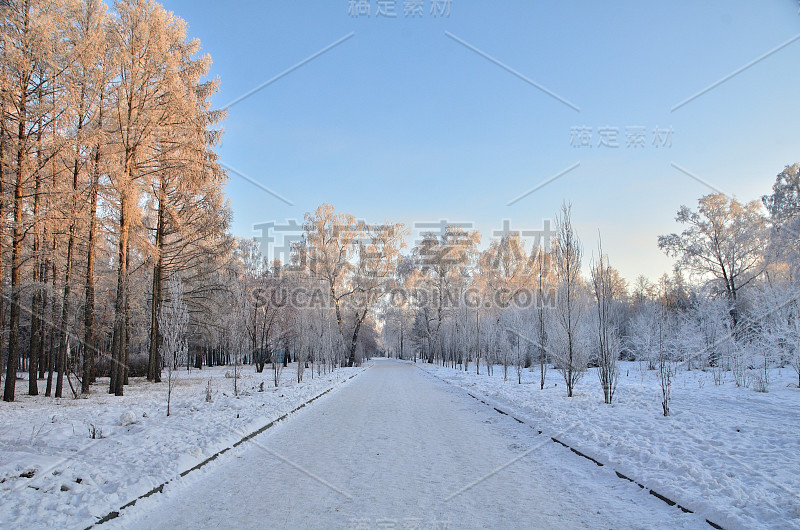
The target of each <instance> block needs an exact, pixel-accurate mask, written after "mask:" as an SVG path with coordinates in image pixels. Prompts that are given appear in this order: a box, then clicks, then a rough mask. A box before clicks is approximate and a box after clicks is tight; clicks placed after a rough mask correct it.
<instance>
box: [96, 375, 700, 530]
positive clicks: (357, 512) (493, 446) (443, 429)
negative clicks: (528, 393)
mask: <svg viewBox="0 0 800 530" xmlns="http://www.w3.org/2000/svg"><path fill="white" fill-rule="evenodd" d="M109 527H111V528H154V527H159V528H176V529H177V528H198V527H224V528H230V527H237V528H239V527H244V528H264V527H269V528H326V529H327V528H342V527H350V528H391V527H394V528H445V527H448V528H487V527H488V528H496V527H504V528H580V527H584V528H587V527H591V528H611V527H614V528H620V527H624V528H708V526H707V525H706V524H705V522H704V521H703V520H702V519H701V518H699V517H698V516H696V515H692V514H684V513H683V512H681V511H680V510H679V509H677V508H674V507H669V506H667V505H666V504H664V503H663V502H661V501H659V500H657V499H656V498H654V497H653V496H651V495H649V494H647V493H645V492H643V490H641V489H640V488H638V487H637V486H635V485H632V484H630V483H628V482H624V481H620V480H619V479H618V478H616V476H615V475H614V474H613V472H611V471H610V470H607V469H604V468H599V467H597V466H595V465H594V464H592V463H591V462H589V461H587V460H585V459H583V458H580V457H579V456H577V455H575V454H573V453H572V452H570V451H569V450H567V449H565V448H563V447H561V446H558V445H556V444H553V443H552V442H550V441H549V438H547V437H545V436H542V435H539V434H538V433H537V432H536V431H535V430H533V429H531V428H530V427H529V426H527V425H522V424H520V423H518V422H516V421H514V420H513V419H511V418H510V417H508V416H502V415H499V414H497V413H496V412H494V411H493V410H492V409H491V408H489V407H486V406H484V405H481V404H480V403H478V402H477V401H475V400H473V399H471V398H469V397H468V396H467V395H466V393H465V392H463V391H462V390H461V389H458V388H454V387H452V386H450V385H446V384H444V383H442V382H441V381H438V380H436V379H434V378H432V377H430V376H428V375H426V374H425V373H423V372H422V371H421V370H419V369H418V368H417V367H415V366H414V365H413V364H411V363H408V362H402V361H391V360H376V361H375V362H374V366H373V367H371V368H369V369H368V370H367V371H366V372H364V373H363V374H362V375H360V376H359V377H357V378H356V379H354V380H353V381H352V383H350V384H348V385H347V386H345V387H343V388H341V389H340V390H338V391H336V392H335V393H331V394H329V395H328V396H326V397H325V398H324V399H323V400H320V401H317V402H315V403H314V405H313V406H311V407H306V408H304V409H303V410H301V411H299V412H297V413H296V414H294V415H293V416H292V417H291V419H290V420H288V421H286V422H282V423H281V424H279V425H277V426H276V427H275V428H272V429H269V430H268V431H266V432H265V433H263V434H262V435H259V436H257V437H256V438H254V439H253V440H252V443H248V444H244V445H242V446H240V447H239V448H238V449H236V450H234V451H231V452H230V453H228V454H226V455H224V457H223V458H220V459H218V460H217V461H215V462H213V463H212V464H210V465H209V466H206V467H204V468H203V469H201V470H200V471H198V472H197V473H192V474H189V475H187V476H186V477H185V478H184V479H182V480H180V481H176V482H174V483H171V484H169V485H168V486H167V487H166V488H165V490H164V492H163V494H160V495H154V496H152V497H150V498H147V499H144V500H143V501H140V502H138V503H137V504H136V505H135V506H133V507H132V508H130V509H128V510H125V511H124V512H123V514H122V515H121V517H120V518H119V519H115V520H114V521H111V523H110V524H109Z"/></svg>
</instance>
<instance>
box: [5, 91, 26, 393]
mask: <svg viewBox="0 0 800 530" xmlns="http://www.w3.org/2000/svg"><path fill="white" fill-rule="evenodd" d="M26 103H27V100H26V97H25V94H24V93H23V94H22V95H21V96H20V101H19V109H20V117H19V126H18V131H17V168H16V169H17V175H16V179H15V182H14V219H13V221H14V223H13V226H14V227H13V230H12V232H13V236H12V241H11V322H9V326H10V329H9V334H8V361H7V363H6V383H5V387H4V388H3V401H14V393H15V388H16V384H17V361H18V360H19V316H20V315H19V300H20V296H19V295H20V292H19V291H20V286H21V283H22V240H23V238H24V237H25V231H24V230H23V226H22V215H23V209H22V206H23V204H22V202H23V189H22V188H23V183H24V179H25V122H26V118H25V109H26Z"/></svg>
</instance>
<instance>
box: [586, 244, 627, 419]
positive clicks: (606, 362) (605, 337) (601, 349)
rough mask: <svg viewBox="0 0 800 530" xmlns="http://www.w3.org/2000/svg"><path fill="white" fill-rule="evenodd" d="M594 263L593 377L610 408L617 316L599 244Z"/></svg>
mask: <svg viewBox="0 0 800 530" xmlns="http://www.w3.org/2000/svg"><path fill="white" fill-rule="evenodd" d="M597 251H598V255H599V258H598V263H597V264H596V265H595V267H594V268H593V269H592V287H593V291H594V299H595V305H596V308H597V320H596V322H597V337H598V356H597V366H598V368H597V374H598V376H599V378H600V384H601V385H602V387H603V399H604V400H605V402H606V403H607V404H611V402H612V401H613V399H614V392H615V391H616V389H617V381H618V379H619V368H617V359H618V358H619V348H620V340H619V324H618V321H619V312H618V307H617V305H616V303H615V300H614V296H613V291H612V287H613V284H612V274H611V266H610V265H609V264H608V258H607V257H605V256H603V244H602V242H601V243H598V248H597Z"/></svg>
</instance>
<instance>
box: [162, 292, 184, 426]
mask: <svg viewBox="0 0 800 530" xmlns="http://www.w3.org/2000/svg"><path fill="white" fill-rule="evenodd" d="M168 287H169V298H168V299H167V300H166V301H165V302H164V303H163V304H161V305H160V307H159V311H158V324H159V329H160V330H161V337H162V340H161V344H159V350H160V352H159V353H160V354H161V359H163V360H164V362H165V363H166V367H167V416H169V412H170V410H169V408H170V402H171V400H172V389H173V387H174V384H175V372H176V371H177V369H178V366H180V365H181V364H182V363H188V361H189V357H188V355H189V345H188V343H187V341H186V330H187V325H188V323H189V312H188V311H187V309H186V304H185V303H184V301H183V284H182V283H181V280H180V279H179V278H172V279H170V280H169V284H168Z"/></svg>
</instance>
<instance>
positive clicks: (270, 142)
mask: <svg viewBox="0 0 800 530" xmlns="http://www.w3.org/2000/svg"><path fill="white" fill-rule="evenodd" d="M431 1H432V0H424V1H423V2H421V4H422V7H423V12H422V16H416V17H406V16H405V13H404V11H405V9H406V6H405V4H406V3H409V0H396V2H388V4H394V6H395V9H394V10H395V12H396V14H397V16H396V17H395V18H386V17H377V16H376V15H377V11H378V10H379V8H380V6H379V4H380V2H378V0H371V1H370V2H369V4H370V16H369V17H367V16H359V17H353V16H351V14H350V13H349V12H348V11H349V9H350V4H351V2H350V0H324V1H323V0H319V1H311V0H268V1H263V2H255V1H253V2H245V1H237V0H232V1H230V2H211V1H204V0H166V1H165V2H163V3H164V5H165V6H166V7H167V9H170V10H172V11H174V12H175V13H176V14H177V15H179V16H180V17H182V18H184V19H185V20H186V21H187V22H188V23H189V26H190V30H189V31H190V35H191V36H192V37H197V38H199V39H200V40H201V41H202V43H203V49H204V51H205V52H207V53H210V54H211V56H212V58H213V60H214V65H213V67H212V74H213V75H215V76H219V78H220V81H221V92H220V93H219V95H218V96H217V97H216V98H215V100H214V101H215V104H216V105H218V106H220V107H222V106H225V105H227V104H228V103H229V102H231V101H234V100H236V99H237V98H240V97H241V96H242V95H243V94H246V93H247V92H249V91H251V90H252V89H254V88H256V87H258V86H259V85H261V84H263V83H265V82H266V81H268V80H270V79H273V78H274V77H275V76H277V75H278V74H281V73H282V72H285V71H286V70H287V69H290V68H292V67H293V66H295V65H297V64H298V63H300V62H302V61H304V60H305V59H307V58H309V57H311V56H313V55H314V54H317V53H318V52H320V51H321V50H324V49H325V48H326V47H329V46H330V45H332V44H333V43H336V42H337V41H340V39H343V38H345V37H348V36H350V37H349V38H347V39H346V40H344V41H343V42H340V43H339V44H338V45H336V46H334V47H333V48H330V49H328V50H327V51H325V52H324V53H322V54H320V55H318V56H317V57H316V58H314V59H312V60H310V61H308V62H306V63H305V64H303V65H301V66H299V67H298V68H296V69H294V70H293V71H291V72H289V73H286V74H285V75H284V76H283V77H280V78H279V79H277V80H274V82H272V83H271V84H269V85H268V86H266V87H264V88H263V89H261V90H260V91H257V92H256V93H254V94H252V95H250V96H249V97H247V98H246V99H243V100H241V101H239V102H238V103H237V104H235V105H234V106H232V107H231V109H230V113H229V116H228V119H227V120H226V122H225V130H226V132H225V137H224V143H223V145H222V146H221V148H220V150H219V152H220V155H221V158H222V161H223V162H224V163H225V164H227V165H228V166H230V167H232V168H234V169H235V170H237V171H239V172H241V173H243V174H245V175H246V176H247V177H249V178H250V179H252V180H255V181H257V182H259V183H261V184H262V185H263V186H265V187H267V188H269V189H270V190H273V191H274V192H276V193H277V194H278V195H280V196H281V197H283V198H284V199H286V200H287V201H288V202H291V203H292V204H291V205H289V204H287V203H286V202H284V201H282V200H281V199H279V198H277V197H275V196H273V195H270V194H269V193H267V192H265V191H264V190H262V189H261V188H259V187H257V186H256V185H254V184H252V183H251V182H248V180H246V179H245V178H242V177H240V176H238V175H237V174H236V173H234V172H231V173H230V182H229V184H228V186H227V193H228V195H229V197H230V199H231V204H232V206H233V211H234V224H233V231H234V233H235V234H236V235H241V236H248V237H250V236H255V235H258V232H255V231H253V226H254V225H255V224H258V223H263V222H268V221H278V222H284V221H285V220H286V219H297V220H301V219H302V217H303V214H304V213H305V212H307V211H311V210H313V209H315V208H316V206H317V205H319V204H320V203H322V202H331V203H333V204H334V205H335V206H336V208H337V209H338V210H342V211H346V212H349V213H352V214H354V215H356V216H357V217H361V218H366V219H367V220H368V221H370V222H376V223H377V222H382V221H385V220H388V221H398V222H403V223H405V224H406V225H407V226H408V227H409V228H411V229H413V227H414V223H419V222H432V221H439V220H441V219H446V220H449V221H452V222H472V223H474V224H475V227H476V228H477V229H479V230H480V231H481V233H482V234H483V235H484V242H486V241H487V239H488V236H490V235H491V232H492V231H493V230H499V229H501V228H502V221H503V219H510V220H511V227H512V228H521V229H536V228H540V227H541V226H542V222H543V219H546V218H552V217H554V215H555V213H556V212H557V210H558V208H559V206H560V204H561V202H562V200H567V201H569V202H571V203H572V205H573V217H574V221H575V224H576V228H577V231H578V235H579V236H580V237H581V239H582V241H583V243H584V247H585V254H586V255H587V256H590V255H591V253H592V251H593V250H594V249H595V248H596V244H597V234H598V231H599V233H600V234H601V235H602V238H603V247H604V250H605V252H606V253H607V254H608V255H609V258H610V260H611V264H612V265H614V266H615V267H617V268H618V269H619V270H620V271H621V272H622V274H623V276H625V277H626V278H628V279H629V280H633V279H634V278H635V277H636V276H637V275H639V274H645V275H646V276H649V277H650V278H652V279H655V278H656V277H657V276H659V275H660V274H661V273H663V272H668V271H669V270H670V269H671V261H670V260H669V259H667V258H666V257H665V256H663V254H662V253H661V251H659V250H658V247H657V244H656V238H657V236H658V235H659V234H664V233H669V232H673V231H679V226H678V225H677V224H676V223H675V222H674V217H675V213H676V211H677V210H678V208H679V206H680V205H681V204H687V205H695V204H696V201H697V199H698V198H699V197H700V196H701V195H704V194H706V193H710V192H711V191H712V190H711V189H710V188H709V187H707V186H705V185H704V184H702V183H700V182H698V181H697V180H695V179H693V178H691V177H690V176H687V175H686V174H684V173H683V172H681V170H679V169H677V168H676V167H674V166H673V165H672V164H676V165H677V166H679V167H680V168H683V169H684V170H686V171H688V172H690V173H691V174H693V175H694V176H696V177H698V178H700V179H702V180H705V181H706V182H708V183H709V184H710V185H711V186H713V187H715V188H717V189H719V190H722V191H724V192H726V193H728V194H731V195H735V196H736V197H737V198H739V199H741V200H751V199H756V198H758V197H760V196H761V195H762V194H765V193H768V192H769V191H770V188H771V185H772V183H773V182H774V179H775V175H776V174H777V173H778V172H779V171H780V170H781V169H782V168H783V166H784V165H786V164H791V163H794V162H797V161H800V149H799V148H800V97H798V96H800V91H799V90H798V88H799V87H800V82H799V81H800V74H798V66H800V38H798V40H795V41H792V42H789V43H788V44H786V43H787V41H790V40H791V39H793V38H795V37H797V36H798V35H800V14H798V5H797V2H796V1H794V0H760V1H735V0H719V1H697V0H685V1H674V2H642V1H641V0H639V1H630V2H622V1H620V2H597V1H587V2H577V1H576V2H563V1H552V2H534V1H531V0H503V1H491V2H490V1H477V0H469V1H468V0H452V1H451V2H450V7H449V10H450V12H449V15H447V14H446V15H441V14H440V15H439V16H436V17H434V16H433V14H431ZM410 3H414V2H410ZM782 44H786V45H785V46H784V47H783V48H782V49H780V50H777V51H774V53H771V54H769V55H768V56H766V57H762V56H764V55H765V54H767V53H768V52H770V51H772V50H774V49H775V48H776V47H778V46H781V45H782ZM759 58H761V60H758V61H757V62H755V63H754V64H752V65H751V66H750V67H749V68H746V69H744V70H743V71H740V70H741V69H742V68H743V67H745V66H747V65H748V64H750V63H752V62H753V61H755V60H756V59H759ZM498 63H500V64H498ZM501 65H502V66H501ZM509 70H512V71H513V72H515V73H516V74H518V75H515V74H514V73H513V72H511V71H509ZM737 71H738V72H739V73H736V72H737ZM734 73H736V75H733V76H732V77H730V78H728V79H727V80H725V81H723V82H721V83H720V84H718V85H717V86H716V87H714V88H712V89H711V90H708V91H707V92H705V93H703V94H702V95H700V96H698V97H696V98H695V99H693V100H691V101H689V102H688V103H686V104H684V105H683V106H681V107H680V108H677V109H675V110H673V108H674V107H675V106H676V105H678V104H680V103H682V102H684V101H685V100H687V98H690V97H692V96H693V95H696V94H697V93H698V92H701V91H702V90H704V89H705V88H707V87H709V86H711V85H714V84H715V83H718V82H719V81H721V80H723V79H725V78H726V77H727V76H730V75H731V74H734ZM547 92H549V93H547ZM575 107H577V108H578V109H579V110H576V108H575ZM635 127H641V128H643V129H634V128H635ZM656 129H657V130H658V131H659V133H658V134H656ZM601 130H602V132H601ZM614 131H616V143H617V145H618V147H613V144H614V141H613V138H614V134H615V133H614ZM640 131H644V145H643V146H641V145H640V146H639V147H633V146H628V145H627V144H628V141H629V140H631V141H633V140H637V139H639V138H641V136H640V135H641V132H640ZM601 139H604V140H605V141H606V143H607V144H611V145H612V146H608V145H600V144H601ZM584 144H591V147H589V146H588V145H584ZM656 144H657V145H656ZM578 163H579V164H580V165H579V166H577V167H574V169H572V170H571V171H569V172H568V173H566V174H564V175H563V176H561V177H560V178H558V179H556V180H554V181H552V182H550V183H549V184H547V185H545V186H543V187H541V188H540V189H538V190H536V191H535V192H533V193H531V194H529V195H528V196H526V197H524V198H522V199H520V200H518V201H516V202H514V203H513V204H512V205H509V202H511V201H513V200H514V199H516V198H518V197H520V196H521V195H522V194H524V193H525V192H527V191H529V190H531V189H533V188H535V187H537V186H539V185H541V184H542V183H543V182H545V181H547V180H548V179H550V178H551V177H553V176H555V175H558V174H559V173H561V172H562V171H564V170H566V169H567V168H570V167H573V166H575V165H576V164H578ZM415 236H416V233H415V234H412V238H411V239H414V237H415Z"/></svg>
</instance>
